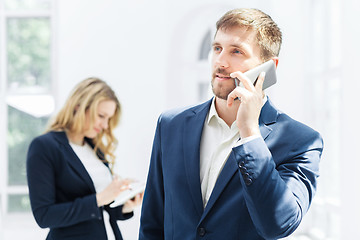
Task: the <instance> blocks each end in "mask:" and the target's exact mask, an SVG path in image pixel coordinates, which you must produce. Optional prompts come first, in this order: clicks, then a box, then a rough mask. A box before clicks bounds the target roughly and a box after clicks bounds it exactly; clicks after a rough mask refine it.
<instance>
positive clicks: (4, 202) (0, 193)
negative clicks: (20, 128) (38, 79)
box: [0, 0, 56, 222]
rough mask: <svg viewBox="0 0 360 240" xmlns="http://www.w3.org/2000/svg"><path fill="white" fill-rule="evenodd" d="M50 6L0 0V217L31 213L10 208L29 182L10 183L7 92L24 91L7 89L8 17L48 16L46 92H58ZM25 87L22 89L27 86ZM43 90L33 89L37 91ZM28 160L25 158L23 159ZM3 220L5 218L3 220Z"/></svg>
mask: <svg viewBox="0 0 360 240" xmlns="http://www.w3.org/2000/svg"><path fill="white" fill-rule="evenodd" d="M49 2H50V8H49V9H47V10H11V9H9V10H8V9H5V0H0V116H1V117H0V136H2V137H1V138H0V159H1V160H0V218H1V217H5V218H6V216H8V215H14V214H15V215H19V214H29V212H20V213H19V212H11V213H10V212H9V202H8V199H9V196H10V195H17V194H28V187H27V185H26V184H25V185H9V173H8V168H9V155H8V141H7V134H8V106H9V105H8V103H7V102H6V99H7V97H8V96H14V95H24V94H26V93H21V92H17V91H11V92H10V91H8V79H7V78H8V75H7V64H8V61H7V38H8V35H7V21H8V19H26V18H28V19H31V18H47V19H48V20H49V25H50V49H49V51H50V88H49V90H48V92H46V93H47V94H49V95H51V96H53V98H54V99H55V102H56V96H55V93H56V92H55V89H56V88H55V83H56V77H55V76H56V75H55V66H56V64H55V59H56V51H55V49H56V47H55V46H56V41H55V39H56V37H55V33H56V18H55V16H56V14H55V10H56V0H49ZM24 89H26V87H25V88H21V89H19V90H20V91H21V90H24ZM38 94H41V93H34V95H38ZM24 161H25V159H24ZM0 222H2V221H0Z"/></svg>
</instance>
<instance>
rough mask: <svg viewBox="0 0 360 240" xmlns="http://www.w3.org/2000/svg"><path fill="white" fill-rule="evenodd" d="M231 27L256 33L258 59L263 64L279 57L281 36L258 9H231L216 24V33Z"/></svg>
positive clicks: (267, 16)
mask: <svg viewBox="0 0 360 240" xmlns="http://www.w3.org/2000/svg"><path fill="white" fill-rule="evenodd" d="M232 27H245V28H247V29H248V30H252V31H255V32H256V40H257V44H258V46H259V47H260V51H261V56H260V57H261V59H262V60H263V61H264V62H265V61H267V60H270V59H271V58H272V57H278V56H279V52H280V47H281V42H282V34H281V31H280V28H279V27H278V26H277V24H276V23H275V22H274V21H273V20H272V18H271V17H270V16H269V15H267V14H265V13H264V12H262V11H260V10H258V9H251V8H238V9H233V10H230V11H228V12H227V13H225V15H224V16H222V17H221V18H220V19H219V20H218V21H217V22H216V31H218V30H219V29H225V30H226V29H229V28H232Z"/></svg>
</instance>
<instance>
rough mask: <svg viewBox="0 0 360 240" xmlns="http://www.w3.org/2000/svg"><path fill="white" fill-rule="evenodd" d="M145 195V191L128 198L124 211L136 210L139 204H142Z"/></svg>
mask: <svg viewBox="0 0 360 240" xmlns="http://www.w3.org/2000/svg"><path fill="white" fill-rule="evenodd" d="M143 197H144V192H142V193H139V194H137V195H136V196H135V197H134V198H133V199H130V200H128V201H127V202H126V203H125V204H124V206H123V208H122V212H123V213H130V212H132V211H134V209H135V208H136V207H137V206H140V205H141V203H142V200H143Z"/></svg>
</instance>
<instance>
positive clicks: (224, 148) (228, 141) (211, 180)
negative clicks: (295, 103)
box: [200, 97, 267, 208]
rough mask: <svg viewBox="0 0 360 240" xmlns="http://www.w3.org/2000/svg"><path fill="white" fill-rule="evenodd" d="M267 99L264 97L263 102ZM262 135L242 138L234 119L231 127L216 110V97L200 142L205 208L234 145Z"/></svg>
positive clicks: (202, 192) (201, 177)
mask: <svg viewBox="0 0 360 240" xmlns="http://www.w3.org/2000/svg"><path fill="white" fill-rule="evenodd" d="M266 101H267V98H266V97H265V98H264V101H263V103H265V102H266ZM258 137H260V136H251V137H248V138H244V139H240V134H239V129H238V127H237V125H236V121H234V122H233V123H232V125H231V127H229V126H228V125H227V124H226V123H225V121H224V120H222V119H221V118H220V117H219V115H218V114H217V112H216V108H215V98H214V99H213V101H212V103H211V106H210V111H209V113H208V115H207V117H206V119H205V123H204V128H203V132H202V136H201V143H200V183H201V194H202V199H203V204H204V208H205V207H206V204H207V203H208V201H209V199H210V196H211V193H212V190H213V189H214V186H215V183H216V181H217V179H218V177H219V174H220V172H221V170H222V169H223V167H224V165H225V163H226V161H227V159H228V157H229V155H230V153H231V150H232V148H233V147H236V146H240V145H241V144H244V143H245V142H249V141H251V140H253V139H255V138H258Z"/></svg>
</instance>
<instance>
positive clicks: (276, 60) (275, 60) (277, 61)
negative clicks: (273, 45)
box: [271, 57, 279, 67]
mask: <svg viewBox="0 0 360 240" xmlns="http://www.w3.org/2000/svg"><path fill="white" fill-rule="evenodd" d="M271 59H272V60H273V61H274V62H275V66H276V67H277V66H278V63H279V58H278V57H273V58H271Z"/></svg>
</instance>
